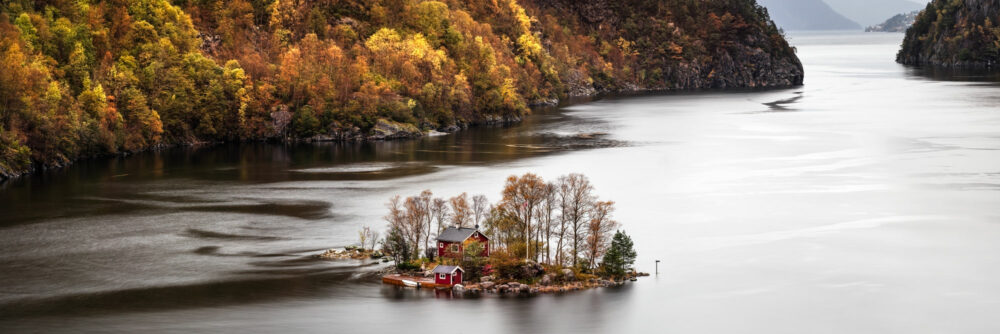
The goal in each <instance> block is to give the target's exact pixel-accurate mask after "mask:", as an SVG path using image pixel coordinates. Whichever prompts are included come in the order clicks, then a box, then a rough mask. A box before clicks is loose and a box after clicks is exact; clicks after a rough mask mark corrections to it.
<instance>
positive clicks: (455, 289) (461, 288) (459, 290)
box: [451, 284, 465, 292]
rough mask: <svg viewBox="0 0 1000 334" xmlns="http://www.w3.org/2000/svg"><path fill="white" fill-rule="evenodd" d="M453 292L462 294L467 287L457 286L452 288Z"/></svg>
mask: <svg viewBox="0 0 1000 334" xmlns="http://www.w3.org/2000/svg"><path fill="white" fill-rule="evenodd" d="M451 290H452V291H455V292H462V291H465V286H463V285H461V284H455V285H452V286H451Z"/></svg>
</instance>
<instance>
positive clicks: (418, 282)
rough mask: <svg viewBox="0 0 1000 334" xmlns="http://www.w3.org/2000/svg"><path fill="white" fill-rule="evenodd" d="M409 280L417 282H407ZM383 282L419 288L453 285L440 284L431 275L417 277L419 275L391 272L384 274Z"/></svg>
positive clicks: (439, 287)
mask: <svg viewBox="0 0 1000 334" xmlns="http://www.w3.org/2000/svg"><path fill="white" fill-rule="evenodd" d="M407 282H412V283H415V284H407ZM382 283H384V284H392V285H398V286H402V287H408V288H418V289H419V288H425V289H433V288H437V289H450V288H451V286H449V285H440V284H437V283H434V278H431V277H417V276H408V275H399V274H389V275H385V276H382Z"/></svg>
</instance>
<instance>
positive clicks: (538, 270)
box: [521, 261, 545, 278]
mask: <svg viewBox="0 0 1000 334" xmlns="http://www.w3.org/2000/svg"><path fill="white" fill-rule="evenodd" d="M544 272H545V268H544V267H542V265H540V264H538V263H535V262H534V261H528V263H525V264H523V265H521V273H522V275H523V276H524V277H526V278H532V277H538V276H539V275H541V274H542V273H544Z"/></svg>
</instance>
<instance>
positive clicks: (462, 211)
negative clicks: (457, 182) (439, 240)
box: [448, 193, 473, 227]
mask: <svg viewBox="0 0 1000 334" xmlns="http://www.w3.org/2000/svg"><path fill="white" fill-rule="evenodd" d="M448 203H450V204H451V224H452V225H455V226H458V227H465V225H468V224H469V223H470V222H471V221H472V216H473V212H472V208H471V207H469V195H468V194H466V193H462V194H461V195H458V196H455V197H452V198H451V199H450V200H448Z"/></svg>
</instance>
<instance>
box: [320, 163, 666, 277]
mask: <svg viewBox="0 0 1000 334" xmlns="http://www.w3.org/2000/svg"><path fill="white" fill-rule="evenodd" d="M386 207H387V208H388V211H389V212H388V214H386V216H385V220H386V222H387V227H386V230H387V231H388V232H387V235H386V236H385V238H384V239H379V235H378V232H374V231H373V229H371V228H370V227H367V226H366V227H363V228H362V229H361V231H359V233H358V235H359V244H360V246H358V247H350V248H348V249H347V250H345V251H335V250H331V251H327V252H326V253H324V254H322V255H320V257H323V258H328V259H352V258H353V259H359V258H367V257H375V258H378V257H383V261H385V262H389V261H392V262H393V265H392V266H391V267H389V268H387V270H386V274H385V275H384V276H383V277H382V282H383V283H386V284H394V285H399V286H406V287H417V288H437V289H452V290H453V291H455V292H456V293H469V294H477V293H499V294H507V293H512V294H534V293H548V292H565V291H573V290H580V289H587V288H594V287H609V286H616V285H622V284H624V282H626V281H628V280H635V279H636V277H638V276H644V275H648V274H643V273H638V272H636V271H635V270H634V269H633V268H632V265H633V264H634V263H635V259H636V255H637V254H636V252H635V249H634V247H633V242H632V239H631V237H629V236H628V235H627V234H626V233H625V232H624V231H622V230H621V229H620V227H621V224H620V223H619V222H618V221H616V220H614V218H613V214H614V211H615V203H614V202H613V201H605V200H601V199H600V198H599V197H598V196H597V195H595V194H594V187H593V185H592V184H591V183H590V180H589V179H588V178H587V177H586V176H584V175H582V174H569V175H565V176H562V177H560V178H558V179H557V180H556V181H554V182H546V181H545V180H543V179H542V178H541V177H539V176H537V175H535V174H531V173H528V174H524V175H521V176H510V177H509V178H507V180H506V183H505V186H504V189H503V192H502V198H501V199H500V201H499V202H497V203H492V204H491V203H490V202H489V200H488V199H487V198H486V196H484V195H476V196H473V197H472V198H471V199H470V198H469V196H468V194H466V193H462V194H460V195H458V196H455V197H452V198H450V199H444V198H435V197H434V195H433V193H432V192H431V191H429V190H425V191H423V192H421V193H420V194H419V195H415V196H410V197H407V198H405V199H404V198H401V197H400V196H394V197H392V198H391V199H389V201H388V203H387V204H386ZM379 245H380V246H381V249H378V250H376V248H378V246H379Z"/></svg>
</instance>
